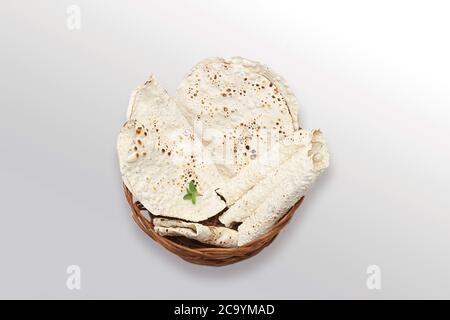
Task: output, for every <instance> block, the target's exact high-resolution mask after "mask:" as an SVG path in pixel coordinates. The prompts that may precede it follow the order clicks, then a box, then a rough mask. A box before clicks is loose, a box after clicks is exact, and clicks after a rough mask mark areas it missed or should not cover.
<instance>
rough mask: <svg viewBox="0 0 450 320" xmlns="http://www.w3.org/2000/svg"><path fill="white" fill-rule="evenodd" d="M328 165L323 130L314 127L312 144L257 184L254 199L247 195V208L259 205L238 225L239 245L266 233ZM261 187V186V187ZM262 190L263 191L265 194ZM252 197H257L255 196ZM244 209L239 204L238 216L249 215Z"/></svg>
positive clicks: (253, 194) (301, 149)
mask: <svg viewBox="0 0 450 320" xmlns="http://www.w3.org/2000/svg"><path fill="white" fill-rule="evenodd" d="M328 165H329V155H328V150H327V147H326V145H325V142H324V140H323V138H322V136H321V132H320V131H319V130H313V131H312V132H311V140H310V143H308V144H307V145H305V146H304V147H302V148H300V149H299V150H298V151H297V152H295V154H294V155H293V156H292V157H291V158H290V159H288V160H287V161H286V162H284V163H283V164H282V165H281V166H280V167H279V168H278V169H277V171H276V172H274V175H273V176H274V178H272V176H268V177H267V178H265V179H264V180H263V181H261V182H260V183H259V184H258V185H256V186H255V188H258V189H257V190H258V192H257V193H252V194H251V197H252V198H250V196H249V197H248V198H247V201H248V203H249V205H248V206H247V207H246V209H248V208H250V210H251V209H252V208H254V207H256V208H255V209H254V211H253V212H252V213H251V215H250V216H247V218H245V219H243V222H242V224H241V225H240V226H239V227H238V233H239V240H238V245H239V246H241V245H244V244H246V243H248V242H250V241H252V240H254V239H256V238H258V237H260V236H261V235H263V234H265V233H266V232H267V231H268V230H269V229H270V228H271V227H272V226H273V225H274V224H275V223H276V222H277V221H278V220H279V219H280V218H281V217H282V216H283V215H284V214H285V213H286V212H287V211H288V210H289V209H290V208H291V207H292V206H293V205H294V204H295V203H296V202H297V201H299V200H300V198H301V197H303V196H304V195H305V193H306V192H307V191H308V189H309V188H310V187H311V185H312V184H313V182H314V181H315V179H316V178H317V176H318V175H319V174H320V173H321V172H323V170H325V169H326V168H327V167H328ZM266 179H267V180H266ZM269 182H270V183H269ZM259 186H262V187H261V188H259ZM259 192H262V193H264V196H262V195H261V194H260V193H259ZM253 197H256V199H255V198H253ZM257 201H260V202H259V203H258V202H257ZM235 205H236V204H235ZM243 210H244V209H242V208H241V207H239V212H237V213H236V216H238V217H241V216H244V215H248V213H247V212H244V211H243Z"/></svg>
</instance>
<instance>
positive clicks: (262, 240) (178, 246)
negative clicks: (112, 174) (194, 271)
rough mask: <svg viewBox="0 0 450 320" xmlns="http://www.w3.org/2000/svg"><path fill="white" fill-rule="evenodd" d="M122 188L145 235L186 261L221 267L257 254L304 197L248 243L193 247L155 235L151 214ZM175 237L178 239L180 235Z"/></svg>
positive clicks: (199, 244)
mask: <svg viewBox="0 0 450 320" xmlns="http://www.w3.org/2000/svg"><path fill="white" fill-rule="evenodd" d="M123 190H124V193H125V197H126V199H127V202H128V204H129V206H130V208H131V210H132V217H133V220H134V221H135V222H136V224H137V225H138V226H139V227H140V228H141V229H142V230H143V231H144V232H145V233H146V234H147V235H148V236H150V237H151V238H152V239H153V240H154V241H155V242H157V243H159V244H160V245H162V246H163V247H164V248H166V249H167V250H169V251H170V252H172V253H174V254H176V255H178V256H179V257H181V258H182V259H184V260H186V261H188V262H191V263H195V264H202V265H210V266H224V265H228V264H231V263H236V262H239V261H241V260H244V259H247V258H250V257H252V256H254V255H256V254H257V253H259V252H260V251H261V250H262V249H264V248H265V247H266V246H268V245H269V244H270V243H271V242H272V241H273V240H274V239H275V238H276V237H277V236H278V234H279V233H280V232H281V230H282V229H283V228H284V226H285V225H286V224H287V223H288V222H289V221H290V219H291V218H292V216H293V215H294V214H295V212H296V210H297V208H298V207H299V206H300V205H301V203H302V202H303V199H304V197H302V198H300V199H299V200H298V202H297V203H296V204H295V205H294V206H293V207H292V208H290V209H289V210H288V211H287V212H286V213H285V214H284V215H283V217H282V218H281V219H279V220H278V221H277V223H276V224H275V225H273V226H272V227H271V228H270V230H269V231H268V232H266V233H265V234H264V235H262V236H260V237H259V238H257V239H255V240H253V241H251V242H249V243H246V244H244V245H242V246H239V247H230V248H223V247H214V246H210V245H206V244H202V243H198V246H197V247H195V248H194V247H190V246H188V245H186V244H184V243H183V242H182V241H181V242H180V241H175V240H174V239H172V237H164V236H161V235H159V234H157V233H156V232H155V231H154V229H153V221H152V220H150V219H153V218H152V216H153V215H152V214H151V213H150V212H149V211H148V210H147V209H146V208H145V207H144V206H143V205H142V204H140V202H138V201H134V199H133V194H132V193H131V191H130V190H129V189H128V188H127V186H126V185H125V184H123ZM143 212H144V213H143ZM146 215H148V216H149V218H150V219H149V218H147V217H146ZM177 238H178V239H179V238H182V237H177ZM190 241H192V240H190Z"/></svg>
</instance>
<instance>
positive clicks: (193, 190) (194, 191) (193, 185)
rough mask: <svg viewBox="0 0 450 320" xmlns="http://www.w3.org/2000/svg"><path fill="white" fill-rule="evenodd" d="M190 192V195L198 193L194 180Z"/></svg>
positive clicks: (190, 184) (190, 183)
mask: <svg viewBox="0 0 450 320" xmlns="http://www.w3.org/2000/svg"><path fill="white" fill-rule="evenodd" d="M189 191H190V193H196V192H197V188H196V187H195V183H194V180H191V182H189Z"/></svg>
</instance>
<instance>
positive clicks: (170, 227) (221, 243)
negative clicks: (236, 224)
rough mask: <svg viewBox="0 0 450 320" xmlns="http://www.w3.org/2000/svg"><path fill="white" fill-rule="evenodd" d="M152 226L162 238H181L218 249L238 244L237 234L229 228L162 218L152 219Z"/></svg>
mask: <svg viewBox="0 0 450 320" xmlns="http://www.w3.org/2000/svg"><path fill="white" fill-rule="evenodd" d="M153 225H154V230H155V231H156V233H158V234H159V235H162V236H172V237H179V236H182V237H186V238H189V239H193V240H197V241H199V242H202V243H206V244H210V245H214V246H218V247H236V246H237V243H238V232H237V231H236V230H233V229H229V228H224V227H214V226H205V225H203V224H200V223H192V222H185V221H181V220H172V219H164V218H155V219H153Z"/></svg>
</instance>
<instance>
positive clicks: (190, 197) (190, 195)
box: [183, 193, 192, 200]
mask: <svg viewBox="0 0 450 320" xmlns="http://www.w3.org/2000/svg"><path fill="white" fill-rule="evenodd" d="M183 199H184V200H191V199H192V194H190V193H188V194H185V195H184V197H183Z"/></svg>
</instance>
